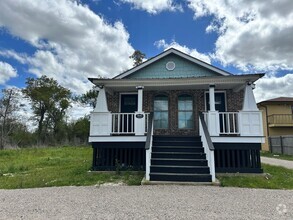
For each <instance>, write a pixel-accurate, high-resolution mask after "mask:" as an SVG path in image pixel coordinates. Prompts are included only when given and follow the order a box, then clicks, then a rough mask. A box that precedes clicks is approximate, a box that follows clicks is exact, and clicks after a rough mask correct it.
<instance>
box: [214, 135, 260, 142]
mask: <svg viewBox="0 0 293 220" xmlns="http://www.w3.org/2000/svg"><path fill="white" fill-rule="evenodd" d="M211 139H212V142H213V143H264V141H265V138H264V137H241V136H240V137H221V136H220V137H218V136H217V137H215V136H213V137H211Z"/></svg>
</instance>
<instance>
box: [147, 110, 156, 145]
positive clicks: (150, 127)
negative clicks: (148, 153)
mask: <svg viewBox="0 0 293 220" xmlns="http://www.w3.org/2000/svg"><path fill="white" fill-rule="evenodd" d="M153 121H154V113H153V112H150V115H149V120H148V130H147V137H146V142H145V149H146V150H148V149H150V145H151V142H152V141H151V139H152V136H153V130H154V129H153Z"/></svg>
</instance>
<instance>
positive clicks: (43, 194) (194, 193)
mask: <svg viewBox="0 0 293 220" xmlns="http://www.w3.org/2000/svg"><path fill="white" fill-rule="evenodd" d="M0 219H30V220H31V219H148V220H151V219H291V220H292V219H293V190H291V191H287V190H264V189H241V188H223V187H215V186H163V185H161V186H100V187H95V186H90V187H52V188H39V189H21V190H0Z"/></svg>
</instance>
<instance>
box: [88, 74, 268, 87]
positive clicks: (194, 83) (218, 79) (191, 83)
mask: <svg viewBox="0 0 293 220" xmlns="http://www.w3.org/2000/svg"><path fill="white" fill-rule="evenodd" d="M263 76H264V74H263V73H259V74H247V75H229V76H211V77H190V78H173V79H98V78H89V80H90V81H91V82H92V83H93V84H95V85H97V86H98V87H103V86H105V87H106V88H107V89H110V90H112V91H136V87H137V86H144V90H178V89H185V90H186V89H208V87H209V85H215V86H216V89H233V90H240V89H243V88H244V86H245V85H246V83H254V82H255V81H256V80H258V79H259V78H261V77H263Z"/></svg>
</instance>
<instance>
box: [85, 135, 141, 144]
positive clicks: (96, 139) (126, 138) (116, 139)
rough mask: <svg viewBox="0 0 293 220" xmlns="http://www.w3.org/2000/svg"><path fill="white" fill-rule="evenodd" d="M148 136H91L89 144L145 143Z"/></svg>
mask: <svg viewBox="0 0 293 220" xmlns="http://www.w3.org/2000/svg"><path fill="white" fill-rule="evenodd" d="M145 141H146V136H90V137H89V142H90V143H93V142H145Z"/></svg>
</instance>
